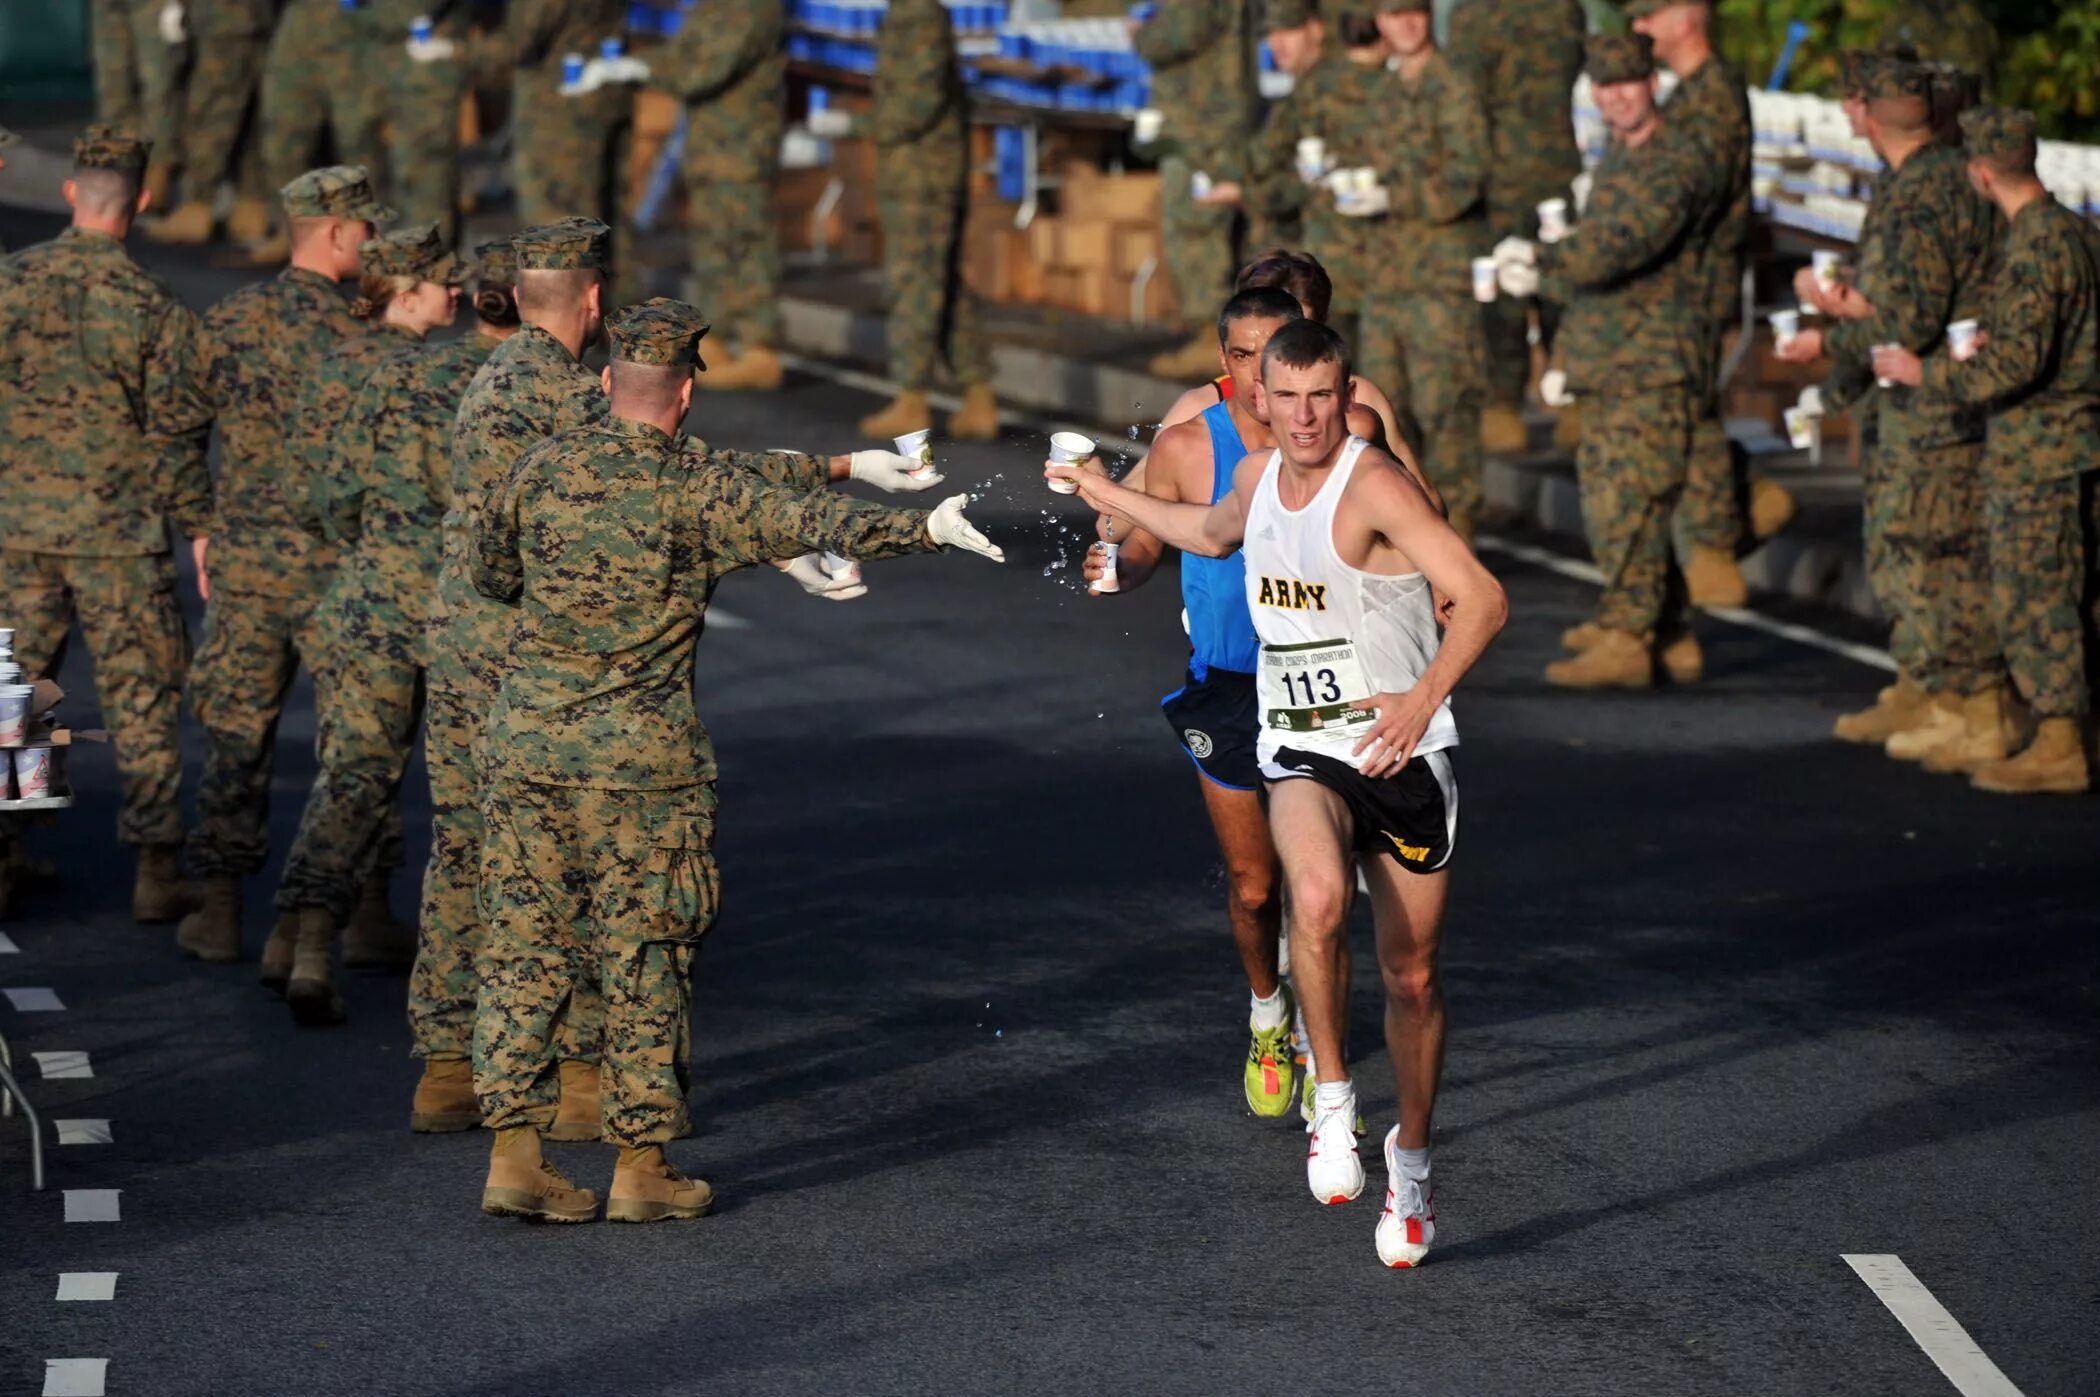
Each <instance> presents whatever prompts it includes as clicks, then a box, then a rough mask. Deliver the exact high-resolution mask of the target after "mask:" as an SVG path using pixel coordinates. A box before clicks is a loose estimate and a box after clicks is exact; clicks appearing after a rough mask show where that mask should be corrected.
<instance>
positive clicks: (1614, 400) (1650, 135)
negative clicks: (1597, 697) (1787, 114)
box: [1539, 34, 1708, 689]
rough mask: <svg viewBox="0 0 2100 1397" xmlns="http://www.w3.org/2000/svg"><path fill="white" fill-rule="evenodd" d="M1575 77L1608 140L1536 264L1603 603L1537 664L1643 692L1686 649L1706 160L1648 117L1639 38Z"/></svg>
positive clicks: (1598, 44)
mask: <svg viewBox="0 0 2100 1397" xmlns="http://www.w3.org/2000/svg"><path fill="white" fill-rule="evenodd" d="M1585 66H1586V69H1587V71H1588V73H1589V77H1590V82H1591V85H1592V91H1593V92H1594V94H1595V96H1596V100H1597V105H1598V108H1599V109H1600V110H1601V111H1602V112H1603V114H1604V119H1605V122H1606V123H1607V124H1608V125H1609V126H1610V128H1611V131H1612V136H1613V141H1612V145H1611V148H1610V150H1609V151H1608V152H1607V153H1606V155H1605V157H1604V159H1603V161H1602V162H1601V163H1600V164H1599V165H1598V166H1597V169H1596V172H1595V176H1594V183H1593V184H1592V185H1591V188H1590V198H1589V203H1588V206H1587V207H1586V208H1584V210H1583V213H1582V218H1581V221H1580V222H1578V223H1577V224H1576V225H1575V226H1574V229H1573V231H1572V232H1571V233H1570V234H1569V235H1568V237H1567V238H1565V239H1564V240H1562V241H1560V242H1558V243H1554V244H1551V245H1548V246H1545V247H1542V248H1541V249H1540V250H1539V261H1540V270H1541V272H1542V273H1543V275H1544V277H1545V285H1546V288H1547V294H1548V296H1549V298H1550V299H1552V300H1555V301H1558V302H1560V303H1562V304H1563V305H1565V306H1566V307H1567V313H1566V317H1565V319H1564V320H1563V321H1562V324H1561V342H1560V362H1561V363H1562V364H1563V366H1564V368H1563V371H1564V372H1565V374H1566V375H1567V387H1568V391H1569V392H1571V393H1573V394H1575V395H1576V397H1577V398H1578V399H1580V400H1581V401H1582V402H1583V403H1584V405H1585V406H1584V415H1583V432H1582V444H1581V446H1580V447H1579V448H1578V449H1577V452H1576V456H1575V473H1576V478H1577V480H1578V481H1579V482H1580V484H1581V488H1582V517H1583V523H1584V525H1585V526H1586V528H1587V530H1588V533H1589V539H1590V553H1591V556H1592V557H1594V558H1595V559H1596V562H1597V567H1598V570H1599V571H1601V572H1602V573H1603V574H1604V592H1603V595H1602V596H1601V597H1599V598H1598V602H1597V612H1596V620H1595V622H1594V624H1593V625H1591V626H1589V627H1583V628H1578V630H1579V631H1580V632H1581V634H1578V635H1571V637H1570V639H1571V640H1577V641H1580V642H1581V643H1580V644H1578V645H1577V646H1576V647H1575V648H1576V649H1577V650H1578V652H1579V653H1577V654H1576V655H1575V657H1574V658H1572V659H1566V660H1560V661H1556V662H1555V663H1553V664H1550V665H1548V666H1547V667H1546V678H1547V680H1548V682H1550V683H1553V684H1557V685H1560V686H1562V687H1564V688H1577V689H1593V688H1606V687H1623V688H1646V687H1647V686H1648V685H1649V684H1650V683H1651V682H1653V679H1654V671H1655V662H1656V660H1657V658H1658V653H1657V650H1656V645H1657V642H1658V641H1659V640H1660V641H1663V642H1665V643H1666V644H1667V643H1668V642H1669V641H1671V640H1672V639H1673V638H1674V637H1677V636H1685V637H1686V638H1687V639H1688V633H1687V632H1685V631H1684V625H1685V615H1684V611H1685V607H1684V600H1685V597H1684V579H1683V578H1682V576H1681V575H1680V574H1679V573H1678V571H1677V567H1676V563H1675V560H1674V558H1673V556H1672V551H1671V546H1670V514H1671V511H1672V509H1673V508H1674V507H1675V506H1676V503H1677V496H1678V494H1679V493H1680V492H1681V491H1682V490H1683V489H1684V481H1685V473H1686V469H1687V466H1688V464H1689V458H1690V453H1691V445H1692V424H1693V421H1694V419H1695V418H1696V417H1697V415H1698V410H1699V409H1698V399H1699V394H1700V391H1701V390H1702V389H1703V387H1704V385H1705V374H1706V356H1705V349H1704V345H1705V339H1706V335H1705V328H1706V327H1705V320H1704V316H1703V314H1702V308H1703V304H1704V303H1703V301H1702V300H1701V297H1700V294H1699V293H1700V292H1701V291H1703V290H1704V287H1705V280H1704V278H1705V274H1706V269H1705V264H1704V263H1703V261H1702V260H1701V255H1700V254H1701V251H1702V248H1701V246H1700V243H1699V239H1698V232H1697V228H1696V222H1697V218H1698V214H1699V209H1700V201H1699V194H1700V190H1701V188H1702V186H1703V185H1704V184H1705V182H1706V181H1707V178H1708V175H1707V171H1706V168H1705V165H1706V160H1705V155H1704V152H1703V148H1702V147H1700V146H1699V145H1697V144H1696V143H1695V142H1694V141H1692V140H1691V139H1690V137H1688V136H1687V135H1686V134H1685V133H1683V132H1681V131H1675V130H1670V129H1668V128H1667V125H1666V123H1665V122H1664V121H1663V120H1662V119H1661V115H1660V113H1659V112H1658V111H1657V110H1656V106H1655V60H1654V55H1653V50H1652V48H1651V46H1650V44H1649V43H1648V41H1647V40H1646V39H1644V38H1641V37H1639V36H1637V35H1623V34H1599V35H1596V36H1593V37H1592V38H1590V39H1589V40H1588V42H1587V45H1586V65H1585ZM1685 644H1686V641H1684V640H1680V641H1679V642H1678V644H1677V646H1676V647H1674V653H1673V654H1672V656H1671V667H1672V669H1673V672H1686V671H1688V670H1689V668H1690V661H1691V658H1692V655H1693V654H1696V643H1695V642H1694V643H1692V649H1691V651H1690V652H1687V651H1686V650H1685V649H1684V646H1685Z"/></svg>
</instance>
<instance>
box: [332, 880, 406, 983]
mask: <svg viewBox="0 0 2100 1397" xmlns="http://www.w3.org/2000/svg"><path fill="white" fill-rule="evenodd" d="M390 881H391V879H390V878H389V876H388V875H387V874H385V873H378V872H375V873H373V874H371V875H370V876H369V877H367V878H366V879H365V883H364V887H363V888H362V889H361V890H359V892H358V896H357V907H356V910H354V911H352V912H351V914H350V920H349V922H348V923H346V924H345V925H344V927H343V964H344V965H346V966H348V967H350V968H351V969H354V970H406V969H408V968H409V967H410V966H411V965H414V964H415V963H416V933H415V931H414V929H413V928H411V927H408V926H405V925H403V924H402V922H401V921H400V919H399V918H397V917H395V916H394V909H393V908H392V907H390V906H388V905H387V900H386V892H387V884H388V882H390Z"/></svg>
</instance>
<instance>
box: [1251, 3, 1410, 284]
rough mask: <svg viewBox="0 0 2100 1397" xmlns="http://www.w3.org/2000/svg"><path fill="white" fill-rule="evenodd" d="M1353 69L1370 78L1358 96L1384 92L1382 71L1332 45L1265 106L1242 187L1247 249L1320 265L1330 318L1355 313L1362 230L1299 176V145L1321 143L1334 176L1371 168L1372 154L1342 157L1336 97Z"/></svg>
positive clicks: (1341, 116)
mask: <svg viewBox="0 0 2100 1397" xmlns="http://www.w3.org/2000/svg"><path fill="white" fill-rule="evenodd" d="M1352 69H1353V70H1356V71H1357V72H1364V73H1366V75H1367V77H1368V78H1369V83H1359V84H1357V85H1356V86H1357V87H1358V88H1359V89H1361V88H1362V87H1365V86H1369V85H1370V84H1373V83H1374V84H1376V89H1375V90H1382V89H1383V87H1384V82H1385V73H1384V70H1383V69H1382V68H1377V69H1369V70H1365V69H1363V68H1362V67H1361V66H1360V65H1358V64H1354V63H1350V62H1349V61H1348V60H1347V59H1345V58H1343V57H1342V56H1341V54H1340V52H1339V50H1338V49H1336V48H1335V47H1334V46H1333V45H1332V44H1330V45H1329V46H1328V48H1327V49H1326V50H1325V51H1324V52H1322V53H1321V55H1320V57H1319V60H1318V61H1317V62H1315V63H1314V64H1313V66H1312V67H1311V68H1309V69H1307V70H1306V71H1305V72H1304V73H1303V74H1301V75H1300V76H1299V77H1298V80H1297V81H1296V82H1295V83H1293V84H1292V86H1291V90H1290V93H1289V95H1288V96H1286V97H1284V98H1283V99H1282V100H1281V101H1279V102H1276V103H1274V104H1273V105H1271V106H1270V108H1269V112H1268V117H1267V119H1266V120H1265V121H1264V122H1263V124H1262V128H1261V131H1260V133H1259V134H1258V135H1257V136H1256V137H1255V141H1254V144H1253V145H1252V146H1251V147H1250V148H1249V152H1248V156H1247V175H1246V179H1245V181H1244V188H1245V191H1246V192H1245V208H1246V211H1247V217H1248V221H1249V224H1250V228H1251V237H1250V241H1251V242H1252V243H1253V244H1254V245H1255V246H1257V247H1265V248H1266V247H1302V248H1304V249H1305V250H1306V251H1307V252H1309V253H1311V254H1312V255H1313V256H1315V257H1317V258H1319V259H1320V265H1321V266H1323V267H1325V268H1326V269H1327V275H1328V278H1329V280H1331V281H1332V282H1333V283H1334V299H1333V301H1332V302H1331V306H1332V310H1331V312H1330V314H1346V313H1349V312H1352V311H1354V310H1355V308H1356V302H1357V298H1358V297H1359V296H1360V295H1361V278H1362V268H1363V256H1362V252H1361V247H1362V243H1363V228H1362V226H1361V220H1359V219H1351V218H1343V217H1342V216H1341V215H1340V214H1338V213H1336V212H1335V208H1334V196H1333V195H1332V194H1329V193H1328V192H1327V190H1326V189H1324V188H1320V187H1316V186H1312V185H1308V184H1307V183H1306V182H1305V181H1304V179H1302V178H1301V177H1300V176H1299V174H1298V142H1299V141H1301V140H1304V139H1306V138H1307V137H1318V138H1319V139H1321V140H1323V141H1325V142H1326V143H1327V154H1328V159H1329V160H1330V161H1332V162H1334V164H1335V165H1336V166H1337V167H1338V168H1347V167H1352V166H1357V165H1366V164H1369V163H1370V162H1371V159H1372V156H1373V154H1374V151H1373V150H1371V149H1364V148H1361V147H1357V146H1352V147H1351V149H1350V151H1349V153H1348V154H1344V153H1342V151H1341V149H1340V141H1341V131H1340V127H1341V126H1342V123H1343V122H1344V121H1345V120H1346V119H1347V117H1348V115H1349V114H1348V113H1347V112H1346V111H1345V110H1344V107H1343V96H1342V93H1343V90H1344V89H1347V88H1348V87H1350V86H1351V84H1350V71H1349V70H1352Z"/></svg>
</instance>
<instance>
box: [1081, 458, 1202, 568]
mask: <svg viewBox="0 0 2100 1397" xmlns="http://www.w3.org/2000/svg"><path fill="white" fill-rule="evenodd" d="M1145 463H1146V465H1149V466H1151V468H1152V469H1151V470H1150V471H1148V472H1146V474H1145V477H1144V479H1143V480H1142V481H1139V480H1137V479H1136V478H1135V477H1136V475H1137V472H1135V471H1133V472H1132V473H1131V476H1130V477H1127V478H1125V480H1124V482H1123V484H1124V486H1125V488H1127V489H1131V490H1138V491H1142V492H1143V493H1144V494H1147V495H1150V496H1151V497H1152V498H1154V499H1156V500H1166V501H1168V502H1170V503H1180V502H1182V501H1184V500H1186V499H1188V498H1190V497H1189V496H1187V495H1185V494H1184V493H1183V491H1182V481H1183V480H1184V479H1185V478H1187V473H1188V471H1189V469H1190V468H1191V467H1192V466H1196V465H1201V466H1204V467H1208V466H1209V465H1210V434H1209V433H1208V432H1206V431H1204V430H1203V428H1202V424H1200V423H1186V422H1185V423H1182V424H1180V425H1179V426H1174V427H1169V428H1167V429H1166V430H1165V431H1163V432H1161V433H1160V434H1159V440H1158V441H1156V442H1154V443H1153V446H1152V454H1151V455H1150V456H1147V457H1146V458H1145ZM1205 494H1206V495H1207V494H1208V492H1207V491H1206V492H1205ZM1199 498H1200V497H1199ZM1100 517H1101V520H1102V521H1103V524H1102V531H1101V537H1102V538H1103V539H1105V540H1109V541H1112V542H1114V543H1116V544H1119V545H1120V547H1119V548H1118V549H1117V552H1116V579H1117V581H1118V582H1119V583H1120V584H1121V589H1122V590H1123V591H1125V592H1127V591H1129V590H1130V589H1131V588H1133V587H1140V586H1143V585H1144V583H1145V581H1146V579H1148V578H1149V577H1151V576H1152V574H1153V572H1154V570H1155V569H1157V568H1158V567H1159V560H1160V558H1161V557H1162V556H1164V555H1165V553H1166V551H1167V549H1166V545H1165V544H1163V543H1161V542H1160V541H1159V537H1158V535H1156V534H1150V533H1147V532H1145V530H1143V529H1141V528H1139V527H1138V526H1137V525H1135V524H1133V523H1132V522H1131V521H1130V520H1129V519H1127V518H1123V517H1120V516H1117V515H1112V514H1104V515H1102V516H1100ZM1110 526H1113V529H1114V532H1113V533H1109V532H1107V531H1106V530H1107V529H1108V528H1109V527H1110ZM1101 561H1102V554H1101V550H1100V549H1099V548H1098V547H1097V548H1089V549H1088V550H1087V558H1086V565H1085V569H1084V576H1085V579H1086V581H1087V582H1088V583H1094V582H1098V581H1100V580H1101ZM1109 595H1111V596H1113V595H1115V593H1110V594H1109Z"/></svg>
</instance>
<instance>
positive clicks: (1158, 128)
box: [1130, 107, 1167, 146]
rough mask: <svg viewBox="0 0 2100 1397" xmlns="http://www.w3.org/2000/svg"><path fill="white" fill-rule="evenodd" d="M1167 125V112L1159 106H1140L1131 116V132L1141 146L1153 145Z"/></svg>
mask: <svg viewBox="0 0 2100 1397" xmlns="http://www.w3.org/2000/svg"><path fill="white" fill-rule="evenodd" d="M1166 127H1167V114H1166V113H1165V112H1163V111H1161V110H1160V109H1159V108H1157V107H1140V108H1138V113H1137V115H1136V116H1135V117H1133V118H1131V122H1130V134H1131V135H1132V136H1134V137H1136V138H1137V143H1138V144H1139V145H1141V146H1148V145H1151V144H1152V143H1153V142H1154V141H1156V140H1158V139H1159V133H1160V132H1162V131H1164V130H1165V129H1166Z"/></svg>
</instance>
